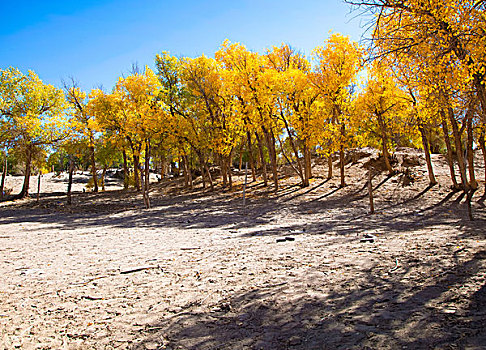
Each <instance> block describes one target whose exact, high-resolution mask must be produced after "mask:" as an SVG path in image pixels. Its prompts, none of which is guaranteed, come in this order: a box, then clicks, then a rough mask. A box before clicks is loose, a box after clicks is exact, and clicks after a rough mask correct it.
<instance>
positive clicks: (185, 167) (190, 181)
mask: <svg viewBox="0 0 486 350" xmlns="http://www.w3.org/2000/svg"><path fill="white" fill-rule="evenodd" d="M182 156H183V157H184V169H185V171H186V174H187V182H188V185H189V188H190V189H191V190H192V187H193V185H192V170H191V168H190V167H189V160H188V159H187V155H186V154H185V153H184V154H183V155H182Z"/></svg>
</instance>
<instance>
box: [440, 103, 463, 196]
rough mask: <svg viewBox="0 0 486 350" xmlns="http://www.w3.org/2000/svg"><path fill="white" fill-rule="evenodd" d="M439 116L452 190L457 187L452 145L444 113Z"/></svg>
mask: <svg viewBox="0 0 486 350" xmlns="http://www.w3.org/2000/svg"><path fill="white" fill-rule="evenodd" d="M441 116H442V122H441V125H442V132H443V134H444V141H445V144H446V148H447V163H448V164H449V171H450V174H451V181H452V187H453V188H454V189H458V188H459V185H458V183H457V179H456V171H455V170H454V157H453V155H452V145H451V139H450V137H449V127H448V126H447V121H446V119H445V114H444V111H441Z"/></svg>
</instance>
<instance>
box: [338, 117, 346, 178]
mask: <svg viewBox="0 0 486 350" xmlns="http://www.w3.org/2000/svg"><path fill="white" fill-rule="evenodd" d="M340 131H341V140H340V143H341V145H340V146H339V169H340V171H341V187H344V186H346V182H345V181H344V180H345V177H344V176H345V175H344V137H345V132H346V129H345V126H344V124H343V123H341V128H340Z"/></svg>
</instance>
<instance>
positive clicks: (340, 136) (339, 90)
mask: <svg viewBox="0 0 486 350" xmlns="http://www.w3.org/2000/svg"><path fill="white" fill-rule="evenodd" d="M313 54H314V57H315V63H316V65H315V69H314V72H313V74H312V76H311V79H312V83H313V84H314V86H315V87H316V89H318V91H319V92H320V94H321V97H322V99H323V102H324V103H325V104H327V106H328V107H327V110H328V111H329V112H330V115H329V116H328V117H327V118H326V119H327V123H326V126H325V128H324V129H323V130H322V136H321V139H322V140H323V144H322V145H323V146H324V147H326V148H327V149H328V155H329V157H328V159H329V163H328V164H329V177H330V176H332V158H331V154H332V153H333V152H335V151H339V164H340V172H341V186H345V180H344V150H345V148H346V147H347V144H348V142H349V141H350V137H351V134H350V133H347V132H346V127H347V124H348V119H349V113H348V109H349V107H350V105H351V97H352V93H353V83H354V82H355V80H356V78H357V75H358V72H359V71H360V69H361V67H362V60H361V56H362V53H361V49H360V47H359V46H358V44H357V43H355V42H352V41H351V40H350V39H349V38H348V37H346V36H343V35H341V34H332V35H331V37H330V38H329V39H328V40H326V42H325V45H324V46H320V47H317V48H315V49H314V51H313Z"/></svg>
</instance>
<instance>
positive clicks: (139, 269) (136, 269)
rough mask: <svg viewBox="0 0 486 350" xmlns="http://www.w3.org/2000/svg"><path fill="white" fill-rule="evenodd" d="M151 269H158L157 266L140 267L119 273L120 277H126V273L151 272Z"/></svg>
mask: <svg viewBox="0 0 486 350" xmlns="http://www.w3.org/2000/svg"><path fill="white" fill-rule="evenodd" d="M152 269H160V267H159V266H142V267H136V268H134V269H131V270H125V271H120V274H121V275H126V274H128V273H134V272H139V271H144V270H152Z"/></svg>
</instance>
